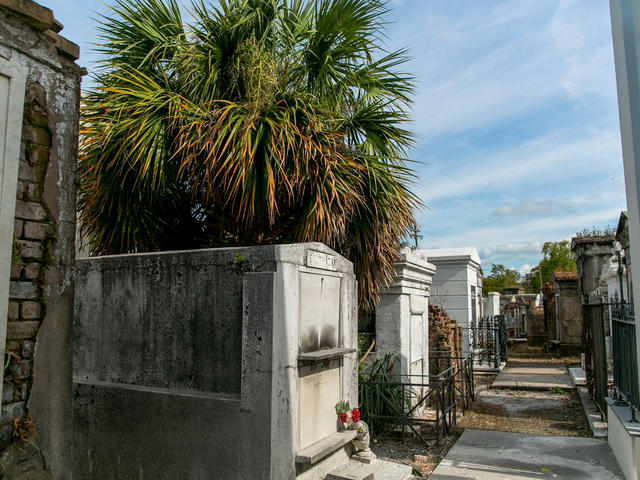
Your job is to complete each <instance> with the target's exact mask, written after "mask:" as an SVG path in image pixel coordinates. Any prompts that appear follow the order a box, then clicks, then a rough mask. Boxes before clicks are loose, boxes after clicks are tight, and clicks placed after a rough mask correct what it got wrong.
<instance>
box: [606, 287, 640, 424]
mask: <svg viewBox="0 0 640 480" xmlns="http://www.w3.org/2000/svg"><path fill="white" fill-rule="evenodd" d="M611 343H612V348H613V385H614V391H615V396H616V400H618V401H624V402H627V403H628V404H629V405H630V408H631V418H632V421H636V409H640V392H639V390H640V388H639V385H638V357H637V355H638V351H637V349H636V323H635V316H634V312H633V304H631V303H626V302H624V301H619V300H618V299H617V298H615V299H613V301H612V302H611Z"/></svg>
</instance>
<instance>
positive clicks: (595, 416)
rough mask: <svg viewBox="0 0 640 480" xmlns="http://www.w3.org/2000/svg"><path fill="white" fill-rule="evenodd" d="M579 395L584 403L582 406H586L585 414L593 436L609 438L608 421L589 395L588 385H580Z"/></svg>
mask: <svg viewBox="0 0 640 480" xmlns="http://www.w3.org/2000/svg"><path fill="white" fill-rule="evenodd" d="M578 395H579V396H580V403H582V408H584V414H585V415H586V416H587V420H588V421H589V427H590V428H591V431H592V432H593V436H594V437H596V438H607V433H608V425H607V422H605V421H603V420H602V415H600V411H599V410H598V407H596V403H595V402H594V401H593V399H592V398H591V396H590V395H589V390H587V387H578Z"/></svg>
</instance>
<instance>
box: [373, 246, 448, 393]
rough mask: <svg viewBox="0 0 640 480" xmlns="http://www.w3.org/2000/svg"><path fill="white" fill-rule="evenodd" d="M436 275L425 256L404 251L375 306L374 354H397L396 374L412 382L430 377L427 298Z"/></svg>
mask: <svg viewBox="0 0 640 480" xmlns="http://www.w3.org/2000/svg"><path fill="white" fill-rule="evenodd" d="M435 271H436V270H435V267H434V266H433V265H432V264H431V263H429V262H428V261H427V259H426V257H425V256H424V255H422V254H420V253H419V252H414V251H411V250H405V251H403V252H402V253H401V254H400V259H399V260H398V262H396V266H395V276H394V278H393V280H392V281H391V283H390V285H388V286H387V287H386V288H385V289H384V290H383V291H382V292H381V293H380V301H379V302H378V304H377V305H376V354H377V355H378V356H380V355H385V354H387V353H391V354H396V355H397V356H398V360H399V362H398V363H397V364H396V365H397V367H398V371H397V372H396V373H397V374H402V375H415V376H416V377H414V378H413V379H412V381H415V382H420V381H421V380H422V379H421V378H420V377H419V376H422V375H425V376H427V375H429V294H430V287H431V282H432V277H433V275H434V273H435Z"/></svg>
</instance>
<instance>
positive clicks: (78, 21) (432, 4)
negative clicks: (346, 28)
mask: <svg viewBox="0 0 640 480" xmlns="http://www.w3.org/2000/svg"><path fill="white" fill-rule="evenodd" d="M42 3H43V4H44V5H45V6H47V7H49V8H51V9H52V10H53V11H54V14H55V17H56V18H57V19H58V20H59V21H61V22H62V23H63V24H64V25H65V28H64V30H63V32H61V33H62V34H63V35H65V36H66V37H67V38H69V39H70V40H72V41H74V42H76V43H78V44H79V45H80V46H81V58H80V60H79V63H80V64H82V65H84V66H87V67H88V68H89V70H91V61H92V60H93V59H94V58H95V57H94V56H93V55H92V54H91V51H90V50H91V44H92V43H94V42H95V41H96V40H97V39H96V32H95V30H94V29H93V25H94V21H93V20H92V18H91V17H95V16H96V15H95V12H100V11H104V2H102V1H99V0H83V1H80V0H44V1H42ZM608 3H609V2H607V1H605V0H478V1H473V2H470V1H468V0H391V2H390V4H389V6H390V8H391V11H390V13H389V20H390V21H392V22H393V23H392V24H390V25H389V26H388V28H387V36H388V47H389V48H390V49H395V48H401V47H409V48H410V49H411V57H412V59H411V61H410V62H409V63H408V64H407V65H406V69H407V70H408V71H410V72H411V73H412V74H413V75H415V76H416V78H417V93H416V97H415V105H414V111H413V119H414V122H413V125H412V129H413V130H414V131H415V132H416V134H417V143H416V148H415V149H414V150H413V151H412V152H410V158H412V159H413V160H415V161H416V162H418V163H416V164H415V168H416V170H417V171H418V177H419V181H418V183H417V184H416V186H415V190H416V191H417V192H418V194H419V196H420V197H421V198H422V200H423V202H424V203H425V205H426V208H425V209H424V210H423V211H421V212H419V214H418V221H419V223H420V226H421V229H422V235H423V237H424V238H423V239H422V240H421V242H420V246H421V247H422V248H449V247H462V246H474V247H476V248H477V249H478V251H479V252H480V255H481V258H482V261H483V266H484V269H485V271H487V272H488V271H490V264H491V263H503V264H505V265H507V266H508V267H511V268H514V269H516V270H520V271H521V272H523V273H526V272H527V271H528V268H529V266H531V265H536V264H537V263H538V261H539V259H540V249H541V246H542V243H544V242H545V241H550V240H551V241H557V240H561V239H566V238H570V237H571V236H572V235H573V234H575V233H576V232H578V231H582V230H583V229H584V228H592V227H597V228H604V227H606V226H607V225H610V226H613V227H615V226H616V224H617V219H618V215H619V213H620V210H622V209H624V208H626V207H625V205H626V202H625V195H624V176H623V170H622V154H621V146H620V133H619V125H618V113H617V100H616V85H615V74H614V65H613V50H612V43H611V27H610V20H609V8H608ZM184 4H185V5H186V4H187V2H184Z"/></svg>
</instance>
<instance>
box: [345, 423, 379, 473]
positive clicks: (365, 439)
mask: <svg viewBox="0 0 640 480" xmlns="http://www.w3.org/2000/svg"><path fill="white" fill-rule="evenodd" d="M349 428H350V429H352V430H357V432H358V434H357V435H356V438H355V439H354V440H353V446H354V447H355V448H356V452H355V453H354V454H353V455H352V456H351V458H353V459H354V460H358V461H360V462H362V463H373V461H374V460H375V459H376V454H375V453H373V452H372V451H371V449H370V448H369V443H370V442H371V437H370V436H369V425H367V424H366V423H365V422H363V421H362V420H358V421H357V422H355V423H352V424H351V426H350V427H349Z"/></svg>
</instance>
